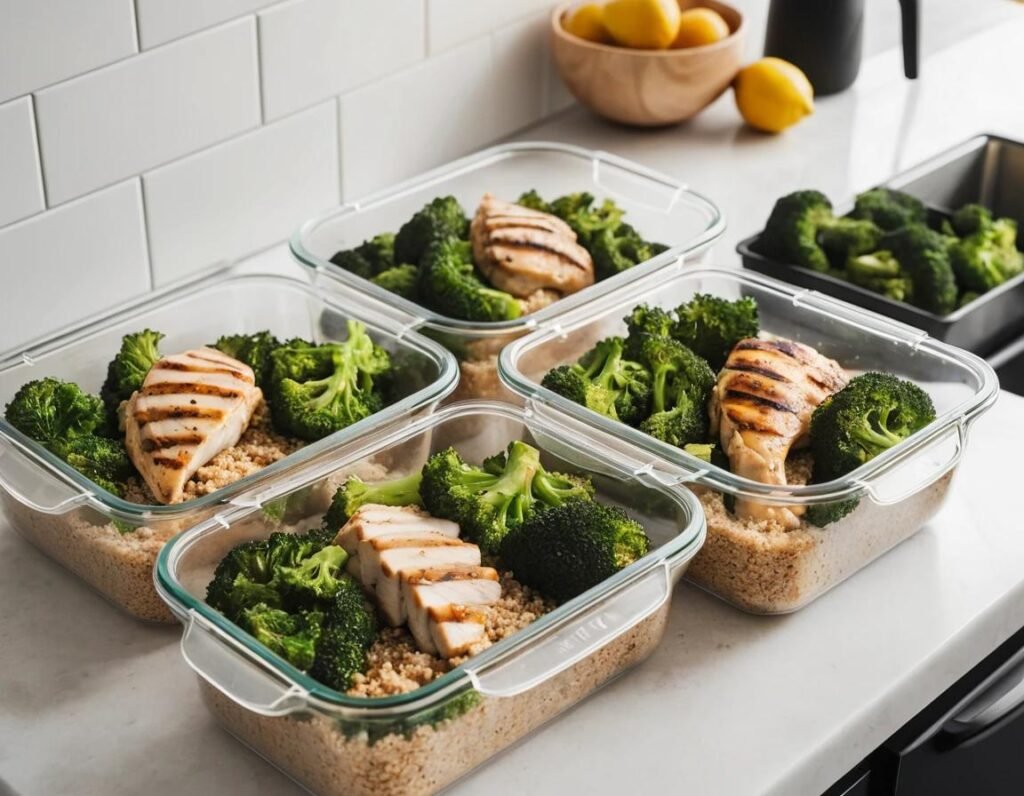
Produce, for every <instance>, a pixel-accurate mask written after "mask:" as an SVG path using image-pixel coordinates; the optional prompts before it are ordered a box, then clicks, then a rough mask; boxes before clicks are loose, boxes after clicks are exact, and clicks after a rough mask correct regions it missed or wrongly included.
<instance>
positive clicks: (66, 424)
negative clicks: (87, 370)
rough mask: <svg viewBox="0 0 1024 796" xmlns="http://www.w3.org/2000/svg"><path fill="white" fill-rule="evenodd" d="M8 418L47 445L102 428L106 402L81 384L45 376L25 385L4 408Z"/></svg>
mask: <svg viewBox="0 0 1024 796" xmlns="http://www.w3.org/2000/svg"><path fill="white" fill-rule="evenodd" d="M4 417H5V418H6V419H7V422H8V423H10V424H11V425H12V426H14V427H15V428H16V429H18V431H20V432H21V433H22V434H24V435H26V436H28V437H31V438H32V439H34V440H35V441H36V442H41V443H42V444H43V445H46V446H47V447H50V448H53V447H54V446H56V445H59V444H61V443H64V442H67V441H69V440H71V439H73V438H75V437H82V436H87V435H90V434H93V433H94V432H96V431H98V430H101V429H102V428H103V426H104V424H105V422H106V417H105V415H104V412H103V402H102V401H101V400H100V399H99V398H97V397H96V396H94V395H90V394H89V393H87V392H83V391H82V389H81V388H80V387H79V386H78V385H77V384H74V383H72V382H69V381H61V380H60V379H53V378H45V379H37V380H36V381H30V382H28V383H27V384H24V385H22V387H21V389H19V390H18V392H17V393H15V395H14V398H12V399H11V402H10V403H9V404H7V407H6V408H5V410H4Z"/></svg>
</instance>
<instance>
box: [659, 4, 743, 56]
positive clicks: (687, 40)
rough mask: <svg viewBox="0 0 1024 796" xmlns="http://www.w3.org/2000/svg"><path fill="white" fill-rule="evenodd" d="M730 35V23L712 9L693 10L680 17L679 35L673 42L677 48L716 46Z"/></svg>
mask: <svg viewBox="0 0 1024 796" xmlns="http://www.w3.org/2000/svg"><path fill="white" fill-rule="evenodd" d="M728 35H729V23H728V22H726V21H725V20H724V19H722V15H721V14H719V13H718V12H717V11H712V10H711V9H710V8H691V9H688V10H687V11H684V12H683V13H682V14H681V15H680V17H679V33H678V34H676V39H675V41H674V42H672V46H673V47H675V48H682V47H702V46H703V45H705V44H714V43H715V42H716V41H721V40H722V39H724V38H725V37H726V36H728Z"/></svg>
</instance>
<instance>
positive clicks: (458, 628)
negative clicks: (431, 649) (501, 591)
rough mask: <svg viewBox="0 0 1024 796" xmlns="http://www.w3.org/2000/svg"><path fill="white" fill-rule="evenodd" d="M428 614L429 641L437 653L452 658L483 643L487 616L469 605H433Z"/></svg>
mask: <svg viewBox="0 0 1024 796" xmlns="http://www.w3.org/2000/svg"><path fill="white" fill-rule="evenodd" d="M427 611H428V613H429V614H430V639H431V641H433V642H434V646H435V647H436V649H437V653H438V654H439V655H441V656H442V657H444V658H454V657H455V656H456V655H462V654H464V653H466V652H468V651H469V648H470V647H472V646H473V645H474V644H477V643H479V642H481V641H483V639H484V636H485V635H486V633H487V615H486V614H485V613H484V612H483V611H481V610H479V609H477V608H474V607H473V606H470V605H443V606H442V605H435V606H432V607H430V608H429V609H427Z"/></svg>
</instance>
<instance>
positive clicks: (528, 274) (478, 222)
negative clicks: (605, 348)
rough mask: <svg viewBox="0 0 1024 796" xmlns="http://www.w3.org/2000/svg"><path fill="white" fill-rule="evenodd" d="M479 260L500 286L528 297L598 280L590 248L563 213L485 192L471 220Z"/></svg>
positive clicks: (562, 292)
mask: <svg viewBox="0 0 1024 796" xmlns="http://www.w3.org/2000/svg"><path fill="white" fill-rule="evenodd" d="M470 239H471V240H472V243H473V260H474V261H475V262H476V265H477V268H479V269H480V271H481V272H482V273H483V275H484V276H485V277H487V280H488V281H489V282H490V283H491V284H492V285H494V287H496V288H498V289H499V290H504V291H505V292H506V293H511V294H512V295H513V296H516V297H517V298H521V299H526V298H529V297H530V296H532V295H533V294H534V293H536V292H537V291H538V290H553V291H555V292H557V293H558V294H559V295H560V296H567V295H569V294H570V293H575V292H577V291H578V290H582V289H583V288H585V287H587V286H589V285H592V284H594V263H593V261H592V260H591V259H590V253H589V252H588V251H587V250H586V249H584V248H583V247H582V246H580V245H579V243H577V242H576V233H575V232H573V231H572V229H571V228H570V227H569V225H568V224H566V223H565V222H564V221H562V219H560V218H558V217H557V216H553V215H550V214H549V213H541V212H540V211H538V210H531V209H530V208H528V207H522V206H521V205H517V204H512V203H511V202H503V201H502V200H500V199H496V198H495V197H493V196H492V195H491V194H489V193H488V194H484V198H483V199H482V200H481V202H480V207H479V208H478V209H477V211H476V216H475V217H474V218H473V222H472V224H471V225H470Z"/></svg>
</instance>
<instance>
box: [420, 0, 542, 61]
mask: <svg viewBox="0 0 1024 796" xmlns="http://www.w3.org/2000/svg"><path fill="white" fill-rule="evenodd" d="M552 7H553V3H552V2H551V0H427V31H428V32H429V39H430V41H429V48H428V49H429V52H430V54H431V55H435V54H437V53H439V52H441V51H443V50H447V49H448V48H449V47H454V46H455V45H457V44H461V43H462V42H466V41H469V40H470V39H473V38H476V37H477V36H480V35H482V34H484V33H488V32H490V31H492V30H498V29H499V28H502V27H504V26H505V25H507V24H508V23H509V22H513V21H515V20H517V19H521V18H522V17H525V16H528V15H530V14H531V13H532V12H534V11H539V10H541V9H548V10H550V9H551V8H552Z"/></svg>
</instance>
